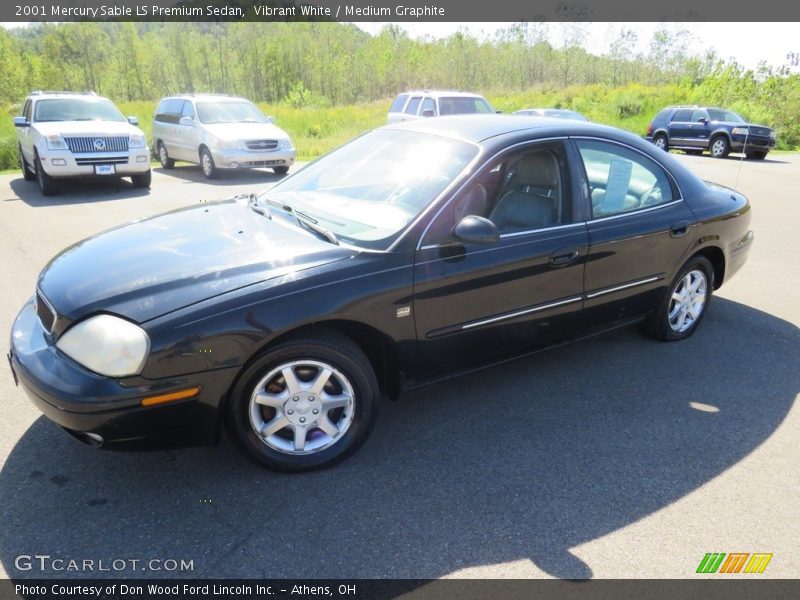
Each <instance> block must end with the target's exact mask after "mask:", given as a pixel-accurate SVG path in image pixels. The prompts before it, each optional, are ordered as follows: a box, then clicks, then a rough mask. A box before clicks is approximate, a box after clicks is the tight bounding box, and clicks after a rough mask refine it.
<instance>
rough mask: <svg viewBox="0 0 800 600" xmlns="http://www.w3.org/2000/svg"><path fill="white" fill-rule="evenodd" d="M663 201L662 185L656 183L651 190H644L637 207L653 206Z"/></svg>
mask: <svg viewBox="0 0 800 600" xmlns="http://www.w3.org/2000/svg"><path fill="white" fill-rule="evenodd" d="M661 201H662V195H661V186H660V185H659V184H657V183H656V184H655V185H654V186H653V187H651V188H650V189H649V190H647V191H646V192H644V193H643V194H642V195H641V196H639V203H638V204H637V205H636V206H637V208H638V207H641V206H651V205H655V204H660V203H661Z"/></svg>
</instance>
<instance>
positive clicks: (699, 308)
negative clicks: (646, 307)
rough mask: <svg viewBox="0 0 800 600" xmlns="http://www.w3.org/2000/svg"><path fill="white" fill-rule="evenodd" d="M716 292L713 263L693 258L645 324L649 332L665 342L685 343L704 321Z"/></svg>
mask: <svg viewBox="0 0 800 600" xmlns="http://www.w3.org/2000/svg"><path fill="white" fill-rule="evenodd" d="M713 291H714V268H713V267H712V266H711V263H710V262H709V261H708V259H707V258H705V257H704V256H694V257H692V258H691V259H689V261H687V263H686V264H685V265H684V266H683V268H682V269H681V270H680V272H679V273H678V276H677V277H675V279H674V280H673V282H672V285H671V286H670V288H669V291H668V293H667V294H666V295H665V296H664V298H663V300H662V301H661V303H660V304H659V306H658V308H657V309H656V310H655V311H654V312H653V313H652V314H651V315H650V318H649V319H648V321H647V322H646V323H645V328H646V330H647V332H648V333H649V334H650V335H652V336H653V337H654V338H656V339H659V340H663V341H676V340H683V339H686V338H687V337H689V336H690V335H692V334H693V333H694V332H695V330H696V329H697V326H698V325H699V324H700V321H701V320H702V319H703V316H704V315H705V313H706V309H707V308H708V303H709V302H710V301H711V295H712V293H713Z"/></svg>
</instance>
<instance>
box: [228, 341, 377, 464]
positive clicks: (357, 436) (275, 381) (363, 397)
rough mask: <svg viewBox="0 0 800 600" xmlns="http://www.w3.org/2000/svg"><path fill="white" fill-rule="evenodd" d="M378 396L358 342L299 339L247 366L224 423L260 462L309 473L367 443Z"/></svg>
mask: <svg viewBox="0 0 800 600" xmlns="http://www.w3.org/2000/svg"><path fill="white" fill-rule="evenodd" d="M379 398H380V392H379V390H378V382H377V380H376V378H375V373H374V371H373V369H372V366H371V365H370V362H369V360H367V357H366V356H365V355H364V353H363V352H362V351H361V349H360V348H359V347H358V346H357V345H356V344H355V343H354V342H352V341H351V340H350V339H348V338H346V337H344V336H341V335H338V334H335V333H328V334H321V335H319V336H315V337H298V338H296V339H293V340H289V341H287V342H285V343H283V344H280V345H279V346H277V347H275V348H273V349H272V350H270V351H269V352H267V353H266V354H264V355H263V356H261V357H260V358H259V359H257V360H256V361H255V362H254V363H253V364H252V365H250V366H249V367H248V368H247V370H246V371H245V372H244V373H243V375H242V376H241V378H240V379H239V381H238V383H237V384H236V386H235V387H234V389H233V393H232V395H231V400H230V403H229V404H228V410H227V415H226V417H227V419H226V422H227V425H228V430H229V432H230V433H231V437H232V438H233V439H234V441H235V442H236V444H237V445H238V446H239V447H240V449H241V450H242V451H243V452H244V454H245V455H246V456H248V457H249V458H250V459H252V460H253V461H255V462H256V463H258V464H260V465H261V466H264V467H268V468H271V469H276V470H279V471H293V472H297V471H309V470H312V469H319V468H322V467H327V466H330V465H333V464H335V463H337V462H339V461H341V460H343V459H345V458H346V457H348V456H350V455H351V454H353V452H355V451H356V450H357V449H358V448H359V447H360V446H361V444H363V443H364V441H365V440H366V439H367V436H368V435H369V432H370V430H371V429H372V424H373V423H374V422H375V417H376V415H377V412H378V399H379Z"/></svg>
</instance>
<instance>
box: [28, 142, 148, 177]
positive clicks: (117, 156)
mask: <svg viewBox="0 0 800 600" xmlns="http://www.w3.org/2000/svg"><path fill="white" fill-rule="evenodd" d="M39 159H40V160H41V161H42V167H44V172H45V173H47V174H48V175H50V177H56V178H62V177H108V176H109V175H99V174H97V172H96V170H95V166H96V165H109V164H111V165H113V167H114V168H113V173H112V174H110V176H111V177H114V176H117V177H125V176H128V175H138V174H140V173H145V172H146V171H148V170H149V169H150V149H149V148H147V147H144V148H135V149H131V150H129V151H128V152H98V153H96V154H78V155H75V154H73V153H72V152H70V151H69V150H48V151H40V152H39Z"/></svg>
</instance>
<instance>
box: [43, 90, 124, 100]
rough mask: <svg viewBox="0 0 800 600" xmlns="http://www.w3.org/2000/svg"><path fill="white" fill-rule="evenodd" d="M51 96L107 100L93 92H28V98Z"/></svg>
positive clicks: (45, 98) (47, 97) (48, 97)
mask: <svg viewBox="0 0 800 600" xmlns="http://www.w3.org/2000/svg"><path fill="white" fill-rule="evenodd" d="M51 98H78V99H81V100H108V98H106V97H105V96H98V95H97V94H95V93H94V92H49V91H47V92H45V91H35V92H31V93H30V94H28V97H27V99H28V100H47V99H51Z"/></svg>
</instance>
